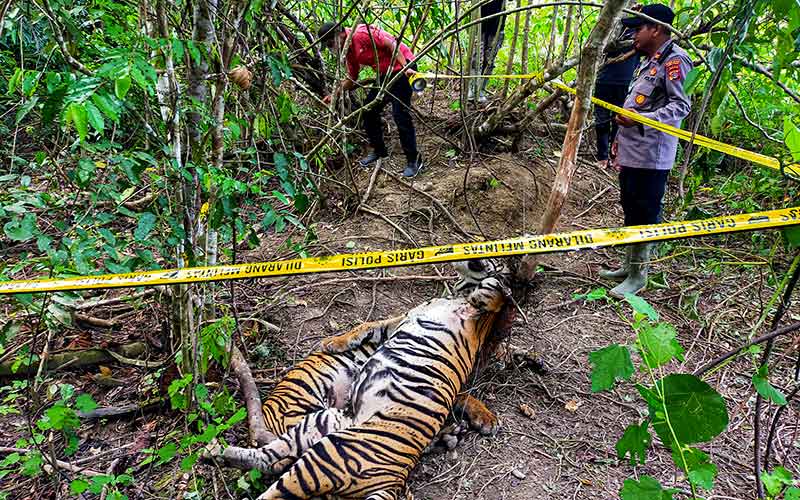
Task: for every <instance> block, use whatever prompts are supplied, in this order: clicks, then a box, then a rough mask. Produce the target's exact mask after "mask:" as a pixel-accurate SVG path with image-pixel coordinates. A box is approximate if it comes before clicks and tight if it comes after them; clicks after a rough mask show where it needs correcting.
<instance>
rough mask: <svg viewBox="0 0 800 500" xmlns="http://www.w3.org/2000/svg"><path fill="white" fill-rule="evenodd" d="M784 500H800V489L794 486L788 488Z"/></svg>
mask: <svg viewBox="0 0 800 500" xmlns="http://www.w3.org/2000/svg"><path fill="white" fill-rule="evenodd" d="M783 500H800V488H796V487H794V486H792V487H791V488H787V489H786V493H784V494H783Z"/></svg>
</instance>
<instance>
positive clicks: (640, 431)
mask: <svg viewBox="0 0 800 500" xmlns="http://www.w3.org/2000/svg"><path fill="white" fill-rule="evenodd" d="M649 425H650V422H649V421H647V420H645V421H644V422H642V423H641V425H637V424H631V425H629V426H628V428H627V429H625V432H624V433H623V434H622V437H621V438H620V439H619V441H617V444H616V445H615V448H616V450H617V458H618V459H620V460H623V459H624V458H625V456H626V455H628V454H630V457H631V465H636V461H637V457H638V461H639V463H641V464H642V465H644V462H645V458H646V457H647V449H648V448H649V447H650V443H651V441H652V440H653V438H652V436H651V435H650V432H648V430H647V428H648V426H649Z"/></svg>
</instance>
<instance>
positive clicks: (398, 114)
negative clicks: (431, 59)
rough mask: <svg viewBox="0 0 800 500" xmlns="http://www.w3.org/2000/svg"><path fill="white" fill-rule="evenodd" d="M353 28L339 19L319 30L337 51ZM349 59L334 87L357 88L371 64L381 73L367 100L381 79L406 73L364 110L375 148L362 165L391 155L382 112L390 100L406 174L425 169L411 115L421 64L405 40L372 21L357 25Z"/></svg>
mask: <svg viewBox="0 0 800 500" xmlns="http://www.w3.org/2000/svg"><path fill="white" fill-rule="evenodd" d="M350 31H351V29H350V28H344V27H343V26H341V24H339V23H333V22H328V23H325V24H323V25H322V26H321V27H320V28H319V30H318V31H317V36H318V38H319V40H320V42H321V43H322V44H324V45H325V46H326V47H328V49H330V50H332V51H333V52H334V53H335V54H339V53H341V50H342V47H344V44H345V41H346V40H347V37H348V36H349V35H350ZM345 59H346V61H347V76H348V78H345V79H344V80H342V82H341V83H340V84H339V86H338V87H337V88H336V89H335V90H334V93H336V92H342V91H349V90H352V89H354V88H355V86H356V81H357V80H358V74H359V72H360V71H361V67H362V66H369V67H371V68H372V69H374V70H375V73H377V75H378V87H375V88H373V89H371V90H370V91H369V93H368V94H367V101H366V102H367V103H370V102H373V101H375V99H376V97H377V96H378V92H379V90H380V84H381V82H384V81H386V82H391V81H392V80H393V79H394V78H395V76H397V74H398V73H401V72H402V73H403V74H402V75H400V76H399V77H397V79H396V80H394V83H392V84H391V85H388V86H387V87H386V89H385V91H384V94H383V96H382V97H381V98H380V99H378V101H377V102H376V103H374V104H372V105H371V106H369V107H368V109H367V110H365V111H364V114H363V115H362V116H363V124H364V131H365V132H366V134H367V137H368V138H369V144H370V146H371V147H372V151H370V153H369V154H368V155H367V156H366V157H365V158H362V159H361V160H359V163H360V164H361V166H363V167H366V166H368V165H370V164H371V163H374V162H375V161H377V160H378V159H379V158H385V157H386V156H388V155H389V153H388V151H387V150H386V143H385V142H384V140H383V121H382V120H381V114H382V112H383V108H384V107H385V106H386V104H388V103H389V102H391V103H392V117H393V118H394V122H395V123H396V124H397V131H398V133H399V135H400V144H401V145H402V146H403V152H404V153H405V155H406V160H407V161H408V163H407V165H406V167H405V170H403V175H404V176H406V177H415V176H416V175H417V174H418V173H419V172H420V170H422V166H423V163H422V157H421V156H420V154H419V152H418V151H417V136H416V132H415V130H414V121H413V120H412V119H411V95H412V93H413V91H412V89H411V84H410V83H409V80H408V78H409V77H410V76H412V75H413V74H414V73H416V69H417V66H416V64H414V63H413V61H414V59H415V57H414V54H412V53H411V49H409V48H408V47H407V46H406V45H405V44H403V43H402V42H398V41H397V40H396V39H395V38H394V37H393V36H392V35H390V34H389V33H387V32H385V31H383V30H382V29H380V28H378V27H376V26H371V25H368V24H359V25H358V26H356V27H355V33H353V37H352V40H351V41H350V47H349V48H348V49H347V54H346V57H345ZM330 99H331V95H328V96H326V97H325V102H330Z"/></svg>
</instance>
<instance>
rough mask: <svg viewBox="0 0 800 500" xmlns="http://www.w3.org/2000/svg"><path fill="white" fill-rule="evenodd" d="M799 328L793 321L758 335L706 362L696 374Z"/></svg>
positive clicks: (699, 374)
mask: <svg viewBox="0 0 800 500" xmlns="http://www.w3.org/2000/svg"><path fill="white" fill-rule="evenodd" d="M797 330H800V322H797V323H792V324H791V325H789V326H785V327H783V328H780V329H778V330H775V331H773V332H770V333H767V334H765V335H762V336H761V337H757V338H755V339H753V340H751V341H750V342H748V343H747V344H744V345H743V346H740V347H737V348H736V349H732V350H730V351H728V352H726V353H725V354H723V355H721V356H719V357H716V358H714V359H713V360H711V361H709V362H708V363H706V364H704V365H703V366H701V367H700V368H698V369H697V370H695V371H694V375H695V376H698V377H699V376H701V375H702V374H704V373H705V372H707V371H709V370H710V369H712V368H714V367H715V366H717V365H720V364H722V363H723V362H724V361H727V360H728V359H730V358H732V357H734V356H736V355H737V354H741V353H742V352H744V351H746V350H747V349H748V348H749V347H750V346H754V345H756V344H761V343H762V342H767V341H769V340H772V339H774V338H776V337H780V336H781V335H786V334H787V333H792V332H795V331H797Z"/></svg>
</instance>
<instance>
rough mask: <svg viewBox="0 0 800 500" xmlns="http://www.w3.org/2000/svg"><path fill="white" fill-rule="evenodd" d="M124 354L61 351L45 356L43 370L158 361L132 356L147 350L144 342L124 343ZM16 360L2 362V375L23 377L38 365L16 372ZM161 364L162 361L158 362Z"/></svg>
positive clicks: (0, 375)
mask: <svg viewBox="0 0 800 500" xmlns="http://www.w3.org/2000/svg"><path fill="white" fill-rule="evenodd" d="M119 351H120V352H121V353H122V354H117V353H116V352H114V351H111V350H108V349H87V350H83V351H68V352H60V353H57V354H48V355H47V356H44V357H43V358H44V361H45V366H44V367H43V371H50V370H56V369H58V368H60V367H62V366H65V365H69V366H71V367H78V366H89V365H97V364H100V363H104V362H107V361H112V360H115V359H116V360H117V361H121V362H123V363H126V364H134V365H136V366H141V365H142V364H144V365H146V366H145V367H146V368H147V367H154V366H156V365H157V363H148V362H146V361H140V360H137V359H131V357H135V356H139V355H141V354H142V353H143V352H145V345H144V343H142V342H134V343H132V344H128V345H123V346H121V347H120V348H119ZM14 363H15V362H14V361H6V362H4V363H3V364H0V377H21V376H27V375H28V374H30V373H32V372H35V371H36V370H37V368H38V367H37V366H20V367H18V370H17V371H16V372H14V371H12V370H11V367H12V365H14ZM158 364H160V363H158Z"/></svg>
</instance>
